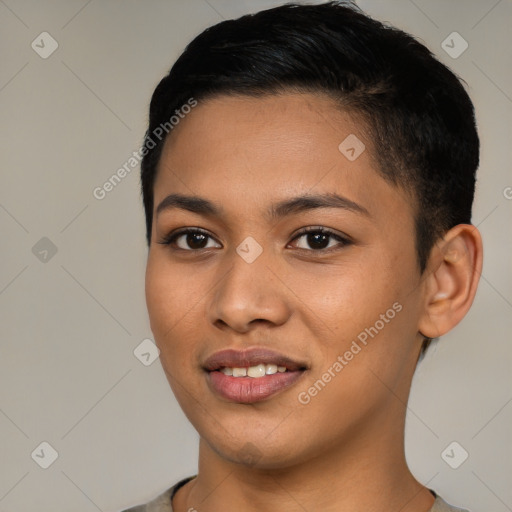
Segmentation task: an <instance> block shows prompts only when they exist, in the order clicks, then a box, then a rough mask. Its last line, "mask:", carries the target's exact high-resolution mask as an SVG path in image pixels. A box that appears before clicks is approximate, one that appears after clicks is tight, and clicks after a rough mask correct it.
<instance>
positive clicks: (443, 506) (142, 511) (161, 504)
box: [122, 475, 469, 512]
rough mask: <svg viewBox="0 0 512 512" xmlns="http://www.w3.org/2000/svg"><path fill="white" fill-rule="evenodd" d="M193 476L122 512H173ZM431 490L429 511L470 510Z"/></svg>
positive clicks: (465, 511)
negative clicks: (177, 497)
mask: <svg viewBox="0 0 512 512" xmlns="http://www.w3.org/2000/svg"><path fill="white" fill-rule="evenodd" d="M192 478H195V475H194V476H189V477H188V478H184V479H183V480H180V481H179V482H178V483H176V484H175V485H173V486H172V487H170V488H169V489H167V490H166V491H165V492H163V493H162V494H160V495H158V496H157V497H156V498H154V499H153V500H151V501H149V502H148V503H145V504H143V505H138V506H136V507H132V508H129V509H126V510H123V511H122V512H173V511H172V505H171V500H172V498H173V496H174V494H175V493H176V491H177V490H178V489H179V488H180V487H181V486H183V485H185V484H186V483H187V482H189V481H190V480H192ZM429 491H430V492H431V493H432V494H433V495H434V496H435V498H436V500H435V501H434V504H433V505H432V508H431V509H430V510H429V512H469V511H468V510H466V509H462V508H457V507H454V506H452V505H449V504H448V503H446V501H444V500H443V499H442V498H441V496H438V495H437V494H436V493H435V492H434V491H433V490H432V489H429Z"/></svg>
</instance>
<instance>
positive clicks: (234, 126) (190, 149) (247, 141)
mask: <svg viewBox="0 0 512 512" xmlns="http://www.w3.org/2000/svg"><path fill="white" fill-rule="evenodd" d="M376 169H377V163H376V159H375V154H374V150H373V146H372V141H371V139H370V137H369V135H368V131H367V129H366V125H365V124H364V123H362V122H361V121H360V120H358V119H357V117H355V116H353V115H350V114H349V113H347V112H344V111H342V110H340V109H339V108H338V107H337V106H336V104H335V103H334V101H333V100H332V99H331V98H329V97H327V96H324V95H319V94H312V93H300V94H299V93H287V94H279V95H268V96H263V97H257V98H255V97H248V96H219V97H215V98H212V99H208V100H206V101H204V102H199V104H198V105H197V106H196V107H195V108H194V109H193V110H192V111H191V112H190V113H189V114H187V115H186V116H184V118H183V119H181V120H180V122H179V123H178V125H176V126H175V127H174V128H173V130H172V132H171V134H170V135H169V136H168V138H167V140H166V143H165V145H164V150H163V152H162V156H161V159H160V163H159V167H158V173H157V177H156V180H155V207H156V206H157V205H158V203H159V201H161V200H162V199H163V198H164V197H165V196H166V195H167V194H169V193H172V192H183V193H187V194H190V193H192V192H193V193H194V194H197V195H201V196H204V197H210V198H212V199H214V200H216V199H218V201H219V202H221V203H223V204H226V206H227V207H228V208H229V205H230V204H233V205H235V204H236V205H237V206H238V207H239V209H240V208H242V207H243V208H245V209H248V208H252V207H255V208H256V207H257V206H261V207H265V208H266V207H267V203H268V202H269V201H270V199H271V198H275V199H282V198H284V197H289V196H292V195H297V194H304V193H306V192H310V193H322V192H324V193H325V192H327V193H328V192H337V193H341V194H343V195H344V196H345V197H348V198H349V199H351V200H354V201H355V202H357V203H359V204H362V205H363V206H364V207H365V208H366V209H368V210H369V211H370V213H373V214H374V215H375V216H378V215H380V214H381V213H382V211H383V210H386V211H387V212H388V213H389V214H395V215H396V214H397V212H400V213H401V215H403V214H404V208H405V209H407V211H408V212H409V213H412V212H410V211H409V210H410V205H409V202H410V201H409V200H408V199H409V198H408V197H407V195H405V194H404V192H403V191H402V190H401V189H399V188H397V187H394V186H392V185H390V184H389V183H388V182H387V181H385V180H384V179H383V178H382V177H381V176H380V175H379V173H378V172H377V170H376ZM241 198H243V201H241Z"/></svg>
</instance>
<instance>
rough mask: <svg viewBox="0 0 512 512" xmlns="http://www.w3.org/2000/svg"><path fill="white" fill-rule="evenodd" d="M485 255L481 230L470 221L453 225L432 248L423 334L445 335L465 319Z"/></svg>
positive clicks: (422, 324)
mask: <svg viewBox="0 0 512 512" xmlns="http://www.w3.org/2000/svg"><path fill="white" fill-rule="evenodd" d="M482 256H483V249H482V238H481V236H480V232H479V231H478V229H477V228H476V227H475V226H472V225H470V224H458V225H457V226H455V227H453V228H452V229H450V230H449V231H448V232H447V233H446V234H445V235H444V237H443V238H442V240H440V241H439V242H438V243H437V244H436V245H435V247H434V248H433V249H432V252H431V255H430V259H429V267H428V268H427V270H426V272H427V273H428V272H429V274H428V275H427V278H426V279H425V283H424V285H425V295H424V312H423V315H422V316H421V319H420V323H419V325H418V331H419V332H421V333H422V334H423V335H424V336H427V337H429V338H437V337H439V336H442V335H444V334H446V333H447V332H448V331H450V330H451V329H452V328H453V327H455V326H456V325H457V324H458V323H459V322H460V321H461V320H462V318H464V316H465V315H466V313H467V312H468V310H469V308H470V307H471V304H472V303H473V299H474V297H475V294H476V289H477V286H478V281H479V278H480V274H481V272H482Z"/></svg>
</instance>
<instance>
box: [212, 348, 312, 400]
mask: <svg viewBox="0 0 512 512" xmlns="http://www.w3.org/2000/svg"><path fill="white" fill-rule="evenodd" d="M258 364H275V365H277V366H284V367H285V368H286V369H287V371H286V372H283V373H280V372H278V373H275V374H273V375H265V376H263V377H257V378H251V377H232V376H230V375H224V373H222V372H221V371H219V370H220V369H221V368H225V367H229V368H246V367H249V366H256V365H258ZM203 368H204V369H205V371H206V372H207V375H206V376H207V382H208V385H209V387H210V388H211V389H212V390H213V391H214V392H215V393H216V394H218V395H219V396H220V397H222V398H223V399H225V400H228V401H230V402H236V403H242V404H250V403H255V402H261V401H262V400H266V399H267V398H270V397H271V396H273V395H275V394H277V393H279V392H281V391H284V390H285V389H289V388H290V387H291V386H292V385H293V384H294V383H295V382H296V381H297V380H298V379H300V378H301V377H302V375H303V374H304V371H305V370H307V365H306V364H305V363H304V362H301V361H296V360H294V359H291V358H290V357H287V356H285V355H283V354H280V353H278V352H274V351H273V350H268V349H263V348H251V349H247V350H233V349H228V350H221V351H220V352H216V353H214V354H213V355H212V356H210V357H208V358H207V359H206V361H205V363H204V366H203Z"/></svg>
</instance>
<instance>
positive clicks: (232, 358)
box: [203, 347, 307, 378]
mask: <svg viewBox="0 0 512 512" xmlns="http://www.w3.org/2000/svg"><path fill="white" fill-rule="evenodd" d="M258 364H276V365H277V366H284V367H286V369H287V370H289V371H292V372H293V371H298V370H303V369H306V368H307V365H306V363H305V362H301V361H296V360H294V359H292V358H290V357H287V356H285V355H283V354H280V353H279V352H275V351H273V350H269V349H266V348H257V347H254V348H249V349H245V350H234V349H226V350H220V351H219V352H215V353H214V354H212V355H211V356H210V357H208V358H207V359H206V361H205V362H204V364H203V368H204V369H205V370H206V371H209V372H211V371H214V370H219V369H220V368H225V367H228V368H246V367H249V366H256V365H258ZM235 378H237V377H235ZM261 378H263V377H261Z"/></svg>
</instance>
